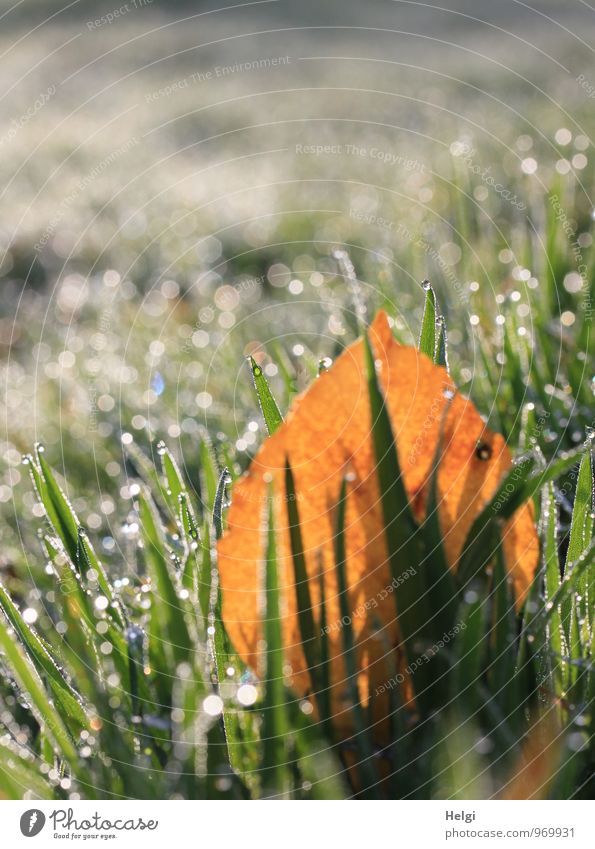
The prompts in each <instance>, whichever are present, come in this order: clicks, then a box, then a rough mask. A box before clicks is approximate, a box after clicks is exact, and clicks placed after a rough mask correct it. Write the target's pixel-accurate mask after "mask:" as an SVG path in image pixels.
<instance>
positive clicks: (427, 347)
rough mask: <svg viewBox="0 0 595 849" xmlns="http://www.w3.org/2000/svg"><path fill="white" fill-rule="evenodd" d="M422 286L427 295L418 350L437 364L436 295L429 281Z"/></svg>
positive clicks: (425, 281)
mask: <svg viewBox="0 0 595 849" xmlns="http://www.w3.org/2000/svg"><path fill="white" fill-rule="evenodd" d="M422 286H423V288H424V290H425V293H426V299H425V303H424V312H423V316H422V320H421V331H420V334H419V343H418V346H417V347H418V348H419V350H420V351H421V353H422V354H425V355H426V357H429V358H430V359H431V361H432V362H435V357H436V293H435V292H434V289H433V288H432V286H431V285H430V283H429V281H428V280H424V282H423V283H422Z"/></svg>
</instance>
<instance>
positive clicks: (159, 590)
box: [139, 492, 192, 673]
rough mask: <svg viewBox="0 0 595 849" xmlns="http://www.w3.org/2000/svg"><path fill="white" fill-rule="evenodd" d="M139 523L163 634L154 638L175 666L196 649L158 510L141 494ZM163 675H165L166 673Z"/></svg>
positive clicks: (157, 633)
mask: <svg viewBox="0 0 595 849" xmlns="http://www.w3.org/2000/svg"><path fill="white" fill-rule="evenodd" d="M139 519H140V524H141V529H142V538H143V541H144V545H145V548H144V551H145V558H146V561H147V568H148V571H149V575H150V577H151V582H152V584H153V590H154V592H155V593H156V598H155V604H154V606H153V610H152V613H153V612H154V615H155V616H156V617H157V623H156V624H158V629H159V630H158V631H155V630H154V629H153V636H154V639H159V640H161V641H162V642H163V643H164V644H165V647H166V655H170V656H171V659H172V661H173V664H174V666H175V665H177V664H178V663H181V662H182V661H184V660H187V658H188V655H189V654H190V652H191V650H192V645H191V640H190V635H189V633H188V626H187V624H186V619H185V610H184V602H183V601H182V600H181V599H180V597H179V595H178V591H177V587H176V579H175V577H174V576H173V575H172V569H171V567H170V565H169V563H168V557H167V552H166V549H165V542H164V540H163V536H162V533H161V531H160V527H159V520H158V518H157V515H156V510H155V508H154V506H153V505H152V504H151V501H150V496H149V494H148V493H146V492H141V494H140V496H139ZM159 671H160V672H162V673H165V669H163V670H159Z"/></svg>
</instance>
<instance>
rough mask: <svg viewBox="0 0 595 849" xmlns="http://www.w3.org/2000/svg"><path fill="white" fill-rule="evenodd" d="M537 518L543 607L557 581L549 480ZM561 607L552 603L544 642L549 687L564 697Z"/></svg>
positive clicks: (549, 601) (555, 520)
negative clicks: (539, 521) (546, 651)
mask: <svg viewBox="0 0 595 849" xmlns="http://www.w3.org/2000/svg"><path fill="white" fill-rule="evenodd" d="M541 521H542V539H543V558H544V563H545V603H546V607H547V606H549V605H550V604H553V598H554V596H555V595H556V593H557V591H558V590H559V588H560V583H561V578H560V560H559V557H558V514H557V509H556V501H555V498H554V485H553V483H551V482H550V483H548V484H546V485H545V486H544V488H543V490H542V506H541ZM562 611H563V605H562V604H560V605H555V610H554V612H553V614H552V616H551V618H550V620H549V622H548V646H549V657H550V668H551V670H552V686H553V690H554V692H555V694H556V695H557V696H560V697H565V696H566V691H567V688H568V683H569V682H568V665H567V663H566V662H565V661H563V660H562V658H564V657H567V656H568V635H567V634H566V633H565V629H564V623H563V618H562Z"/></svg>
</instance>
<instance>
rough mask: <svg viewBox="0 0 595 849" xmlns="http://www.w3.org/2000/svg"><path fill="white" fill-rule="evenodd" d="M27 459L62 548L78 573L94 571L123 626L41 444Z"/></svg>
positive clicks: (110, 591)
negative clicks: (32, 455)
mask: <svg viewBox="0 0 595 849" xmlns="http://www.w3.org/2000/svg"><path fill="white" fill-rule="evenodd" d="M28 461H29V468H30V471H31V476H32V479H33V484H34V487H35V489H36V491H37V495H38V497H39V499H40V501H41V503H42V505H43V507H44V509H45V512H46V516H47V518H48V520H49V522H50V524H51V526H52V527H53V529H54V531H55V533H56V535H57V536H58V537H59V539H60V540H61V541H62V544H63V546H64V549H65V551H66V552H67V554H68V556H69V557H70V559H71V561H72V562H73V563H74V565H75V566H76V567H77V569H78V570H79V572H80V573H82V571H83V568H84V569H85V570H86V571H87V572H88V571H89V570H93V574H94V575H95V576H96V580H97V584H98V587H99V589H100V590H101V592H102V593H103V595H104V596H105V597H106V598H107V600H108V603H109V606H110V612H111V613H112V614H113V615H114V616H115V618H116V620H117V621H118V623H119V624H120V626H123V625H124V621H123V618H122V612H121V610H120V606H119V604H118V603H117V601H116V599H115V597H114V591H113V588H112V586H111V584H110V582H109V580H108V578H107V575H106V573H105V570H104V568H103V566H102V564H101V563H100V561H99V559H98V558H97V555H96V554H95V551H94V549H93V546H92V545H91V543H90V541H89V539H88V537H87V535H86V533H85V531H84V530H83V528H82V525H81V523H80V521H79V519H78V517H77V515H76V513H75V512H74V509H73V507H72V505H71V504H70V502H69V501H68V499H67V498H66V495H65V494H64V493H63V491H62V489H61V487H60V485H59V484H58V482H57V480H56V478H55V476H54V473H53V472H52V470H51V468H50V466H49V465H48V463H47V461H46V459H45V457H44V451H43V447H42V446H41V445H37V446H36V450H35V458H33V457H29V458H28Z"/></svg>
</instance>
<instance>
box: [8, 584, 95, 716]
mask: <svg viewBox="0 0 595 849" xmlns="http://www.w3.org/2000/svg"><path fill="white" fill-rule="evenodd" d="M0 608H1V609H2V610H3V611H4V615H5V616H6V618H7V620H8V621H9V623H10V625H11V626H12V628H13V629H14V631H15V632H16V634H17V635H18V636H19V637H20V640H21V643H22V645H23V648H24V649H25V651H26V652H27V654H28V655H29V658H30V660H31V661H32V662H33V665H34V666H35V667H36V669H37V672H38V673H40V674H43V675H45V676H46V680H47V683H48V686H49V688H50V689H51V691H52V695H53V696H54V698H55V700H56V702H57V703H58V704H59V705H60V708H61V709H62V710H63V711H64V715H65V716H67V717H68V718H69V719H72V720H74V721H75V722H76V723H78V725H80V726H82V727H83V728H87V727H88V719H87V715H86V713H85V710H84V708H83V704H82V700H81V698H80V696H79V695H78V693H77V692H76V691H75V690H74V689H73V688H72V687H71V686H70V684H69V683H68V681H67V680H66V679H65V678H64V676H63V674H62V672H61V671H60V668H59V667H58V665H57V663H56V662H55V661H54V659H53V657H52V656H51V654H50V653H49V652H48V650H47V649H46V648H45V646H44V645H43V643H42V642H41V640H40V639H39V637H38V636H37V634H36V633H35V631H34V630H33V629H32V628H30V627H29V625H27V623H26V622H25V620H24V619H23V617H22V616H21V613H20V611H19V609H18V608H17V606H16V605H15V604H14V602H13V600H12V599H11V597H10V596H9V594H8V593H7V592H6V590H5V588H4V587H3V586H2V583H0Z"/></svg>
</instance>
